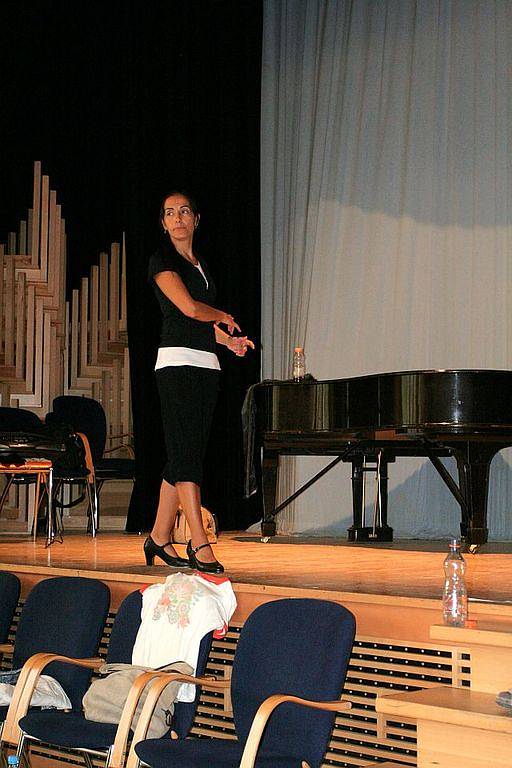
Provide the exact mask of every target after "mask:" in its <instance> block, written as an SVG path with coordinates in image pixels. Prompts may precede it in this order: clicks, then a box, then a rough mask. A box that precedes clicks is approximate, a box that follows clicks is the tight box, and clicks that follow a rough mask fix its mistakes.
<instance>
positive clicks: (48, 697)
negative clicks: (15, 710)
mask: <svg viewBox="0 0 512 768" xmlns="http://www.w3.org/2000/svg"><path fill="white" fill-rule="evenodd" d="M20 672H21V669H14V670H12V671H11V672H2V673H0V706H2V707H8V706H9V704H10V703H11V701H12V697H13V694H14V688H15V686H16V683H17V682H18V678H19V676H20ZM30 706H31V707H41V708H42V709H72V704H71V702H70V700H69V698H68V695H67V693H66V691H65V690H64V688H63V687H62V685H61V684H60V683H59V682H58V681H57V680H55V678H53V677H50V675H40V677H39V679H38V681H37V683H36V688H35V690H34V693H33V694H32V698H31V700H30Z"/></svg>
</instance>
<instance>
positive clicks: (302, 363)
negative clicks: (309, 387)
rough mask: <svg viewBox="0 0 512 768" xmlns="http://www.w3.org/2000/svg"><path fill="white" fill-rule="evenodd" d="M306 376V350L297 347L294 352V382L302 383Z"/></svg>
mask: <svg viewBox="0 0 512 768" xmlns="http://www.w3.org/2000/svg"><path fill="white" fill-rule="evenodd" d="M305 375H306V358H305V357H304V348H303V347H295V349H294V350H293V367H292V376H293V380H294V381H302V379H303V378H304V376H305Z"/></svg>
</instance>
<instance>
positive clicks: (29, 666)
mask: <svg viewBox="0 0 512 768" xmlns="http://www.w3.org/2000/svg"><path fill="white" fill-rule="evenodd" d="M52 661H61V662H64V663H65V664H76V665H77V666H79V667H88V668H89V669H98V668H99V667H100V666H101V665H102V664H103V663H104V660H103V659H100V658H93V659H73V658H71V657H70V656H61V655H59V654H56V653H36V654H34V655H33V656H31V657H30V659H27V661H26V662H25V664H24V665H23V669H22V670H21V672H20V676H19V679H18V682H17V683H16V686H15V688H14V693H13V696H12V701H11V703H10V705H9V709H8V711H7V716H6V718H5V723H4V727H3V729H2V742H8V743H9V744H15V745H17V744H18V742H19V739H20V736H21V731H20V729H19V727H18V721H19V720H20V718H22V717H24V716H25V715H26V714H27V712H28V708H29V706H30V701H31V699H32V695H33V693H34V691H35V688H36V685H37V681H38V680H39V677H40V676H41V674H42V672H43V670H44V668H45V667H47V666H48V664H50V663H51V662H52Z"/></svg>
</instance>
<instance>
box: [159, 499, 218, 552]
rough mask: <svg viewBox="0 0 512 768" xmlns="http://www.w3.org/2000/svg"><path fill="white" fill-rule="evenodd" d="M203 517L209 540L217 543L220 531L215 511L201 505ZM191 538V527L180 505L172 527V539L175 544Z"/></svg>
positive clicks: (184, 542) (185, 541) (183, 542)
mask: <svg viewBox="0 0 512 768" xmlns="http://www.w3.org/2000/svg"><path fill="white" fill-rule="evenodd" d="M201 517H202V518H203V528H204V532H205V533H206V537H207V539H208V541H209V542H210V544H215V543H216V542H217V533H218V528H217V518H216V517H215V515H214V514H213V512H210V510H208V509H206V507H201ZM191 538H192V537H191V535H190V528H189V527H188V523H187V519H186V517H185V515H184V514H183V510H182V508H181V505H180V506H179V507H178V512H177V513H176V522H175V523H174V528H173V529H172V533H171V541H172V543H173V544H186V543H187V542H188V541H189V540H190V539H191Z"/></svg>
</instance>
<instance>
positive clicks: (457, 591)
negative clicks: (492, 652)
mask: <svg viewBox="0 0 512 768" xmlns="http://www.w3.org/2000/svg"><path fill="white" fill-rule="evenodd" d="M449 547H450V551H449V552H448V554H447V555H446V558H445V561H444V572H445V582H444V590H443V620H444V623H445V624H448V625H449V626H451V627H463V626H464V624H465V622H466V619H467V617H468V593H467V589H466V581H465V579H464V574H465V572H466V563H465V561H464V558H463V557H462V555H461V552H460V543H459V541H458V540H457V539H451V540H450V543H449Z"/></svg>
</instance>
